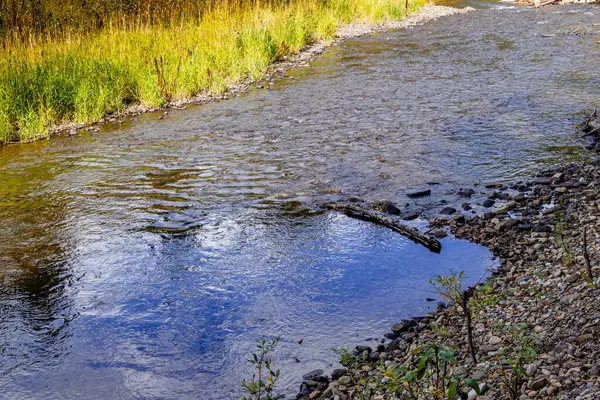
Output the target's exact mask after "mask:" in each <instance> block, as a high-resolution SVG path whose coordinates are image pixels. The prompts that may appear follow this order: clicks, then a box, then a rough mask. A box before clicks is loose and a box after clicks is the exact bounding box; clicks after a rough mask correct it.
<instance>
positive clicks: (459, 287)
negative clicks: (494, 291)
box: [429, 271, 477, 365]
mask: <svg viewBox="0 0 600 400" xmlns="http://www.w3.org/2000/svg"><path fill="white" fill-rule="evenodd" d="M464 277H465V272H464V271H460V272H456V271H451V272H450V275H448V276H444V275H437V276H436V277H435V278H432V279H430V280H429V283H430V284H431V285H432V286H433V287H434V288H435V290H437V291H438V293H440V294H441V295H442V297H443V298H444V300H446V301H450V302H453V303H454V304H460V306H461V307H462V310H463V315H464V317H465V325H466V327H467V341H468V344H469V350H470V354H471V359H472V360H473V364H475V365H477V356H476V355H475V345H474V344H473V328H472V326H471V317H472V315H471V309H470V307H469V299H470V297H471V294H470V292H469V291H468V290H464V289H463V279H464Z"/></svg>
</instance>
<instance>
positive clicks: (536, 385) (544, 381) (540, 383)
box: [527, 376, 548, 390]
mask: <svg viewBox="0 0 600 400" xmlns="http://www.w3.org/2000/svg"><path fill="white" fill-rule="evenodd" d="M546 386H548V378H546V377H545V376H544V377H542V378H540V379H537V380H535V381H531V382H530V383H529V385H527V387H528V388H529V389H531V390H540V389H541V388H544V387H546Z"/></svg>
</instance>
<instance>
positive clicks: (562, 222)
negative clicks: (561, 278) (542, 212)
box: [554, 208, 575, 265]
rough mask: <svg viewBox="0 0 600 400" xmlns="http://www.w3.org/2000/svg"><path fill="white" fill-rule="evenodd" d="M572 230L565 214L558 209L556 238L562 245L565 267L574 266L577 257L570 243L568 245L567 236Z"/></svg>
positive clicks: (555, 229)
mask: <svg viewBox="0 0 600 400" xmlns="http://www.w3.org/2000/svg"><path fill="white" fill-rule="evenodd" d="M570 228H571V226H570V224H569V222H568V221H567V220H566V218H565V216H564V215H563V213H562V212H561V211H560V209H559V208H557V209H556V225H555V228H554V238H555V239H556V242H557V243H558V244H559V245H560V247H561V248H562V251H563V256H562V260H563V263H564V264H565V265H573V263H574V262H575V256H574V254H573V250H572V249H571V246H570V245H569V243H567V239H566V236H567V235H568V233H569V229H570Z"/></svg>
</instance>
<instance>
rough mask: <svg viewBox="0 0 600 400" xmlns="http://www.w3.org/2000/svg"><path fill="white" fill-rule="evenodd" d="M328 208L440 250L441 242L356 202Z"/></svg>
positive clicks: (436, 251)
mask: <svg viewBox="0 0 600 400" xmlns="http://www.w3.org/2000/svg"><path fill="white" fill-rule="evenodd" d="M327 208H329V209H330V210H335V211H341V212H343V213H345V214H346V215H348V216H349V217H353V218H358V219H362V220H364V221H368V222H373V223H376V224H379V225H383V226H385V227H388V228H390V229H391V230H393V231H395V232H398V233H400V234H401V235H404V236H406V237H407V238H409V239H410V240H412V241H413V242H415V243H417V244H421V245H423V246H425V247H427V248H428V249H429V250H430V251H432V252H434V253H438V254H439V252H440V251H441V250H442V244H441V243H440V242H439V241H438V240H437V239H435V238H432V237H431V236H429V235H426V234H425V233H423V232H421V231H419V230H418V229H416V228H413V227H411V226H406V225H404V224H401V223H400V222H398V221H394V220H392V219H390V218H388V217H386V216H385V215H383V214H382V213H380V212H377V211H374V210H369V209H366V208H363V207H360V206H357V205H356V204H345V203H332V204H329V205H328V206H327Z"/></svg>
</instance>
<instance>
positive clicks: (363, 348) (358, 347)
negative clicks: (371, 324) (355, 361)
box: [321, 346, 373, 375]
mask: <svg viewBox="0 0 600 400" xmlns="http://www.w3.org/2000/svg"><path fill="white" fill-rule="evenodd" d="M356 351H358V352H359V353H361V354H362V353H364V352H365V351H366V352H367V353H369V354H371V352H372V351H373V349H372V348H371V347H369V346H356ZM321 375H322V374H321Z"/></svg>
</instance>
